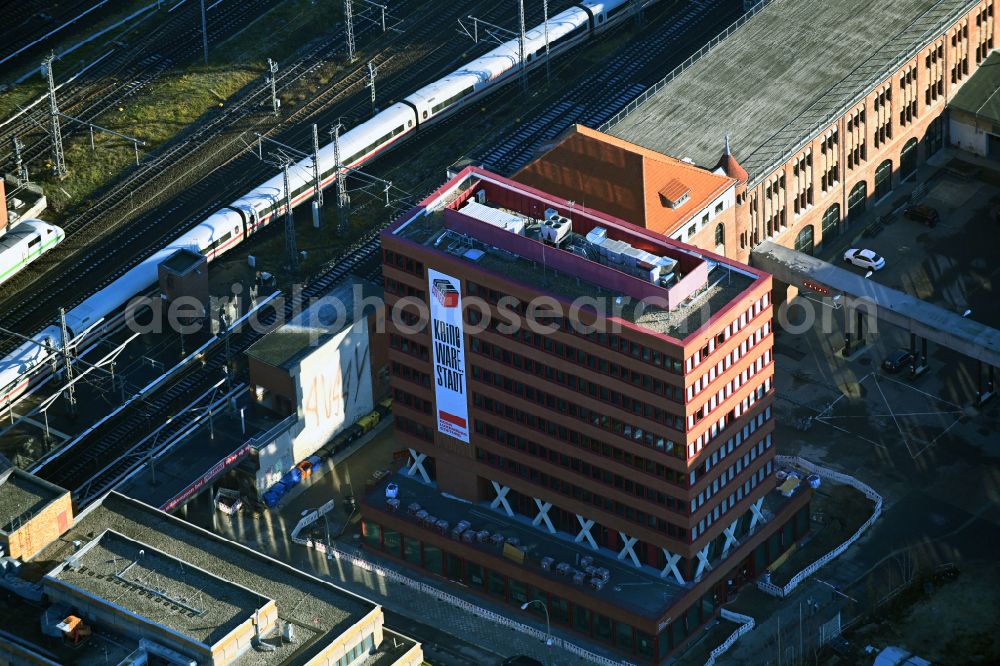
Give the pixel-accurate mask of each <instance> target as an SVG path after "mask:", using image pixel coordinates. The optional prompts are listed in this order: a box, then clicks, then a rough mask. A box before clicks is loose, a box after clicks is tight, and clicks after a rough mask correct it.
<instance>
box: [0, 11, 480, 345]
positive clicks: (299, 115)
mask: <svg viewBox="0 0 1000 666" xmlns="http://www.w3.org/2000/svg"><path fill="white" fill-rule="evenodd" d="M486 1H487V0H475V2H473V3H472V5H471V9H472V10H478V9H481V8H482V7H481V6H482V5H484V4H486ZM411 5H413V7H412V9H413V10H414V11H419V3H416V2H407V3H406V4H405V6H406V7H407V8H410V7H411ZM452 11H453V13H454V14H455V17H458V16H463V15H465V14H466V13H468V12H469V11H470V6H469V5H465V6H458V7H455V8H453V10H452ZM494 11H495V9H494ZM440 29H441V28H440V23H430V22H427V21H423V22H420V23H418V25H417V26H416V27H415V28H413V29H411V30H407V31H406V32H405V33H404V34H403V35H401V37H405V39H406V41H405V42H404V45H407V44H418V45H419V44H426V43H429V42H430V40H431V39H432V38H433V37H434V35H435V33H437V32H439V31H440ZM357 34H359V35H360V34H361V31H359V32H358V33H357ZM333 41H334V42H335V44H336V48H338V49H339V47H340V41H339V40H338V39H336V38H334V40H333ZM449 46H450V48H446V47H444V46H441V47H437V48H434V49H424V50H423V51H421V52H419V53H411V54H409V55H405V54H401V53H398V51H399V50H400V48H399V47H400V44H399V42H398V39H393V40H391V41H390V43H389V44H387V45H385V46H384V47H383V49H381V50H379V51H377V52H376V53H375V54H374V55H373V57H375V58H380V59H381V60H382V61H383V62H385V61H387V60H388V59H389V58H390V57H391V58H393V64H394V65H395V66H396V67H395V68H396V69H400V70H401V71H400V73H399V75H397V76H395V77H393V78H392V79H388V80H386V81H385V83H384V85H382V86H381V87H380V88H379V91H380V92H379V95H380V97H381V98H384V99H394V98H398V97H401V96H404V95H405V94H408V93H409V92H410V91H411V90H412V89H414V88H416V87H417V86H419V85H421V84H423V83H424V82H425V81H426V80H427V79H428V78H430V77H431V76H432V75H434V74H436V73H440V72H443V71H445V70H446V68H447V67H448V66H449V65H451V64H453V63H454V62H455V61H456V60H457V59H459V58H461V56H462V54H461V52H459V51H458V49H456V48H455V46H454V45H453V44H451V45H449ZM330 48H331V47H330V45H329V43H327V44H326V45H325V46H321V47H317V52H316V53H314V54H312V55H310V56H308V57H307V58H305V59H303V60H300V61H299V64H298V65H295V66H291V67H288V68H285V69H284V71H285V75H286V76H287V77H292V79H291V81H294V80H297V78H298V77H300V76H302V75H305V74H306V73H307V72H308V70H309V67H308V66H307V65H306V64H305V63H307V62H309V61H310V59H316V58H318V57H319V56H321V55H322V56H326V57H329V56H330V53H331V52H330ZM415 59H419V60H420V63H421V69H420V72H418V73H414V72H413V71H412V70H409V69H406V68H405V66H406V65H407V64H409V62H412V61H413V60H415ZM364 71H366V69H365V65H364V64H363V63H360V64H358V65H357V66H356V68H355V69H354V70H351V71H350V72H348V76H347V77H346V79H344V80H343V81H342V82H344V85H339V84H340V83H341V82H338V85H331V86H329V88H328V89H327V90H326V91H324V92H323V93H322V94H320V95H317V96H316V98H315V99H314V100H311V101H310V102H309V103H308V104H306V105H304V106H302V107H300V108H299V109H296V110H295V111H293V112H292V113H291V115H289V116H285V117H283V118H282V126H283V127H287V126H288V125H289V124H294V123H298V125H297V126H295V125H293V126H292V127H291V128H290V129H286V130H285V131H284V132H282V133H281V134H279V135H278V137H277V138H278V139H279V140H281V141H282V142H284V143H286V144H291V145H305V144H307V143H311V128H310V127H309V124H308V123H309V122H311V121H314V122H318V123H326V122H332V121H333V120H335V119H336V118H337V117H343V116H349V117H350V116H354V117H357V118H361V117H367V115H368V113H369V110H368V106H369V104H370V100H369V97H368V92H367V91H366V90H364V89H363V88H362V87H361V82H362V81H363V72H364ZM280 76H281V74H280V73H279V77H280ZM279 80H280V81H282V82H284V81H286V80H289V79H279ZM264 99H267V100H269V99H270V98H269V92H265V89H264V87H263V85H261V87H260V88H259V90H257V91H256V92H255V93H251V94H249V95H247V96H246V97H245V98H243V99H241V100H239V101H238V102H236V104H234V105H232V106H231V107H230V108H229V109H227V110H225V111H224V112H223V113H222V114H221V116H224V117H225V120H223V119H222V118H221V117H217V118H214V119H210V120H208V121H207V122H206V123H205V124H204V125H203V126H201V127H199V128H197V129H196V130H195V131H194V133H193V135H192V136H190V137H187V139H186V140H185V141H184V142H182V143H181V144H178V145H174V146H172V147H170V148H168V149H166V150H165V151H164V152H163V154H161V155H159V156H157V158H156V159H155V160H154V161H152V162H150V163H148V164H144V165H142V166H140V167H139V168H138V169H136V170H134V171H133V172H132V173H131V174H130V175H129V176H128V177H127V178H125V179H124V180H122V181H121V182H119V183H118V184H117V185H116V186H115V187H114V188H112V189H111V190H110V191H108V192H107V193H106V194H105V196H104V197H102V199H101V200H99V201H98V202H96V203H95V204H94V205H93V206H92V207H91V208H89V209H88V210H86V211H84V212H83V213H81V214H80V215H79V216H77V217H75V218H73V219H71V220H70V221H68V222H67V223H66V224H64V227H65V229H66V231H67V241H66V242H64V243H63V244H62V245H61V246H60V247H59V248H56V249H55V250H53V251H52V252H50V253H49V254H48V255H46V257H45V258H43V259H42V260H41V261H39V262H36V264H35V265H33V266H32V267H31V268H29V269H28V270H26V271H24V272H23V273H22V274H21V275H20V276H18V277H15V278H14V279H13V280H11V281H10V282H9V283H8V285H10V286H11V289H10V291H11V292H12V293H14V294H19V295H21V296H20V297H18V296H17V295H15V296H13V297H12V298H9V299H7V300H6V301H5V302H2V303H0V306H2V307H3V308H4V309H5V326H6V327H8V328H12V329H14V330H20V331H22V332H23V333H25V334H30V332H33V331H34V330H35V329H37V328H39V327H41V326H42V325H44V323H45V321H47V320H48V319H50V318H51V317H52V316H53V314H54V313H55V312H56V309H57V308H58V307H59V306H60V305H63V306H67V307H69V306H72V305H73V304H75V303H77V302H79V301H80V300H82V299H83V298H84V297H86V295H88V294H89V293H92V292H93V291H94V290H96V289H98V288H100V287H102V286H104V285H106V284H108V283H109V282H111V281H112V280H114V279H115V278H117V277H118V276H120V275H121V274H123V273H124V272H126V271H127V270H128V269H130V268H131V267H132V266H134V265H135V264H137V263H138V262H139V261H141V260H142V259H144V258H145V257H147V256H149V255H150V254H152V253H153V252H155V251H156V250H157V249H159V248H160V247H162V246H163V244H164V243H166V242H168V241H169V240H171V239H172V238H173V237H175V236H176V234H177V233H178V232H179V231H180V230H182V229H186V228H188V227H189V226H190V224H191V222H192V221H195V220H199V219H203V218H204V217H206V216H207V215H208V214H209V213H211V212H212V211H214V210H217V209H218V208H220V207H221V206H223V205H225V204H227V203H229V202H230V201H232V200H233V199H235V198H236V197H238V196H239V195H241V194H243V193H244V192H245V191H246V190H247V189H249V187H252V186H253V185H255V184H257V183H259V182H261V181H262V180H264V179H266V178H267V177H269V176H270V175H272V174H273V167H271V166H268V165H266V164H262V163H260V162H259V160H257V159H256V158H254V157H252V156H251V155H249V154H247V153H246V151H245V150H244V149H245V146H246V142H247V140H248V139H250V140H252V139H253V138H254V137H253V135H252V132H253V130H262V129H264V125H262V121H263V119H267V118H269V117H270V116H268V115H266V114H261V113H257V114H256V115H254V111H255V110H257V109H258V108H259V107H258V106H257V104H258V103H259V102H260V101H262V100H264ZM241 119H248V123H247V124H245V125H244V126H241V127H239V128H238V130H237V129H234V127H235V126H236V125H237V124H238V121H239V120H241ZM272 131H273V128H272V130H266V131H262V133H265V134H269V133H271V132H272ZM307 136H308V137H310V138H309V139H308V141H307V140H306V137H307ZM192 161H193V162H194V164H192ZM220 165H225V166H227V167H228V168H226V169H218V167H219V166H220ZM209 172H210V173H209ZM206 173H209V175H207V176H206V177H204V178H202V176H204V175H205V174H206ZM136 200H139V202H140V203H139V206H140V207H141V208H140V210H138V211H137V210H136V205H135V203H134V202H135V201H136ZM138 212H142V214H141V215H138V216H137V213H138ZM133 218H135V219H133ZM108 229H118V230H117V231H114V232H112V233H107V232H108ZM83 230H87V231H86V233H87V234H88V235H81V232H82V231H83ZM89 234H93V235H92V236H91V235H89ZM101 234H104V235H103V236H102V237H101V238H100V241H99V242H94V241H93V239H94V238H97V237H98V236H100V235H101ZM57 265H58V270H59V273H60V280H59V281H57V282H53V281H46V277H47V274H46V273H45V272H44V270H33V269H35V268H36V267H37V268H39V269H45V268H53V267H55V266H57ZM32 280H33V283H32ZM43 283H44V284H45V288H44V290H42V291H41V293H38V294H32V293H31V291H32V289H31V287H33V286H34V284H43ZM5 288H6V287H5ZM12 346H13V345H12V344H8V348H10V347H12ZM3 353H4V350H0V354H3Z"/></svg>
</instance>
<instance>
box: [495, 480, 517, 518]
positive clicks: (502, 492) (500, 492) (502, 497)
mask: <svg viewBox="0 0 1000 666" xmlns="http://www.w3.org/2000/svg"><path fill="white" fill-rule="evenodd" d="M490 483H492V484H493V490H495V491H496V493H497V496H496V497H494V498H493V501H492V502H490V508H491V509H495V508H497V507H498V506H502V507H503V511H504V513H506V514H507V515H508V516H510V517H511V518H513V517H514V510H513V509H511V508H510V502H508V501H507V493H509V492H510V486H505V485H503V484H500V483H497V482H496V481H490Z"/></svg>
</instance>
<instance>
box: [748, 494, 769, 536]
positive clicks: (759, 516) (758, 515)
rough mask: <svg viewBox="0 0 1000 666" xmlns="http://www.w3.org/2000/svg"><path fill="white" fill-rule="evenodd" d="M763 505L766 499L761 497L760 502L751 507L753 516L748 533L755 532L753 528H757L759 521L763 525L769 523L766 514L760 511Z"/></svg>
mask: <svg viewBox="0 0 1000 666" xmlns="http://www.w3.org/2000/svg"><path fill="white" fill-rule="evenodd" d="M763 504H764V498H763V497H761V498H760V499H759V500H757V501H756V502H754V503H753V504H751V505H750V513H752V514H753V516H752V517H751V518H750V529H749V530H747V531H748V532H753V528H754V527H756V526H757V522H758V521H760V522H762V523H765V522H767V520H765V518H764V513H763V512H762V511H761V510H760V507H761V506H763Z"/></svg>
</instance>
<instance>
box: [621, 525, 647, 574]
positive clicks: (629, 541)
mask: <svg viewBox="0 0 1000 666" xmlns="http://www.w3.org/2000/svg"><path fill="white" fill-rule="evenodd" d="M618 535H619V536H621V538H622V542H623V543H624V544H625V545H624V546H622V549H621V552H619V553H618V559H619V560H624V559H625V557H626V556H627V557H629V558H631V559H632V564H634V565H635V566H637V567H641V566H642V564H640V563H639V556H638V555H636V554H635V544H636V543H637V542H638V541H639V540H638V539H636V538H635V537H630V536H629V535H627V534H625V533H624V532H618Z"/></svg>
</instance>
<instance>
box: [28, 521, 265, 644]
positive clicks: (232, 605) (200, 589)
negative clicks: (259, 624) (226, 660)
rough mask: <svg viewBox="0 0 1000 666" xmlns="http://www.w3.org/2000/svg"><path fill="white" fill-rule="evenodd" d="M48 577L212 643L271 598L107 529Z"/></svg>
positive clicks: (180, 632)
mask: <svg viewBox="0 0 1000 666" xmlns="http://www.w3.org/2000/svg"><path fill="white" fill-rule="evenodd" d="M71 562H72V563H68V562H64V563H63V564H61V565H60V566H59V567H57V568H56V569H54V570H53V571H52V572H51V573H49V575H48V578H51V579H54V580H57V581H60V582H62V583H65V584H67V585H71V586H73V587H75V588H78V589H80V590H83V591H84V592H88V593H90V594H92V595H94V596H96V597H99V598H100V599H102V600H104V601H105V602H108V603H112V604H115V605H116V606H120V607H121V608H124V609H125V610H127V611H129V612H130V613H134V614H135V615H138V616H140V617H142V618H144V619H146V620H147V621H149V622H152V623H155V624H160V625H162V626H164V627H167V628H168V629H172V630H174V631H176V632H177V633H179V634H181V635H183V636H185V637H187V638H190V639H192V640H195V641H197V642H199V643H202V644H203V645H207V646H212V645H214V644H216V643H218V642H219V641H220V640H222V639H223V638H225V637H226V636H227V635H228V634H229V633H230V632H231V631H233V630H234V629H236V628H237V627H239V626H240V625H242V624H244V623H245V622H247V621H249V620H250V619H251V618H252V617H253V614H254V612H255V611H257V610H261V609H263V608H264V607H265V606H266V605H267V603H268V602H269V601H270V600H269V599H267V598H265V597H263V596H261V595H260V594H258V593H256V592H253V591H251V590H249V589H247V588H245V587H242V586H240V585H236V584H234V583H231V582H229V581H228V580H226V579H225V578H221V577H219V576H215V575H213V574H211V573H209V572H207V571H205V570H203V569H200V568H198V567H197V566H195V565H194V564H192V563H191V562H188V561H185V560H181V559H178V558H176V557H173V556H172V555H169V554H167V553H164V552H162V551H160V550H157V549H156V548H154V547H152V546H150V545H149V544H146V543H142V542H140V541H136V540H134V539H129V538H128V537H126V536H123V535H122V534H119V533H118V532H115V531H113V530H106V531H104V532H103V533H102V534H101V535H100V536H98V537H97V538H96V539H94V540H93V541H91V542H90V543H88V544H87V545H86V546H85V547H84V548H82V549H81V550H80V551H79V552H78V553H76V554H75V555H74V557H73V560H71Z"/></svg>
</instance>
